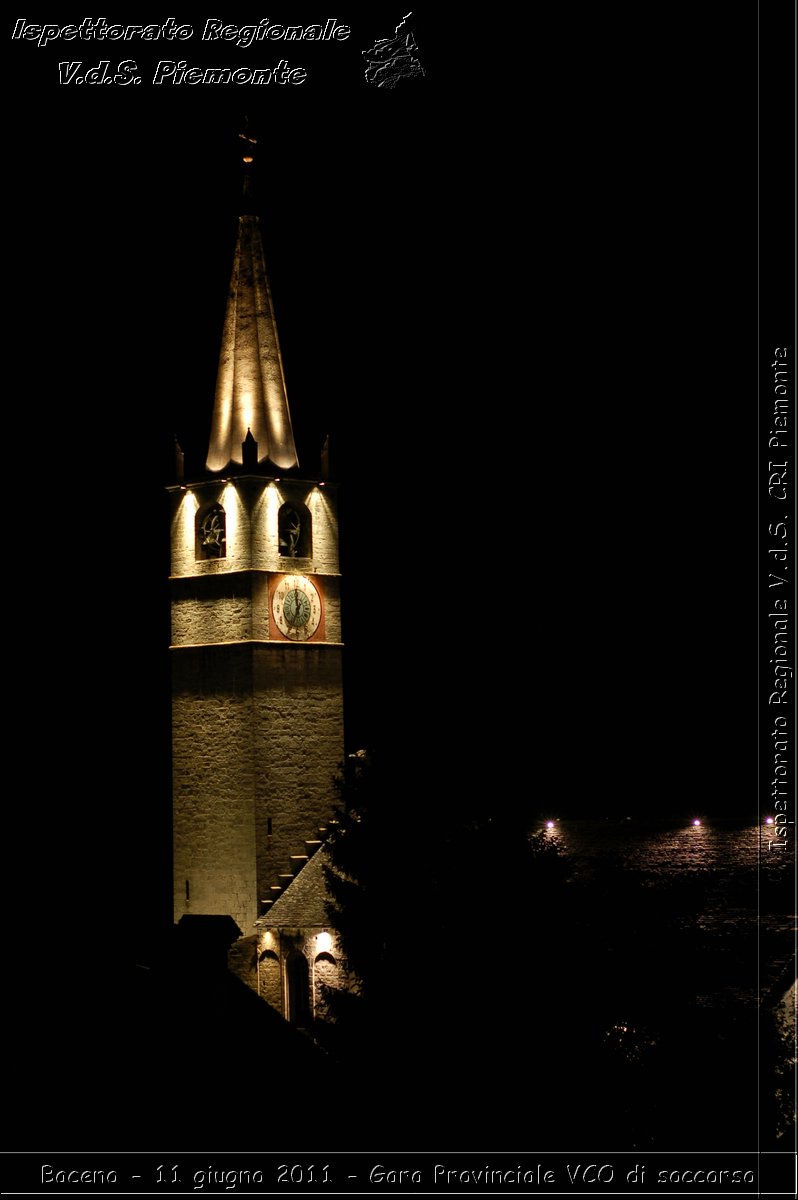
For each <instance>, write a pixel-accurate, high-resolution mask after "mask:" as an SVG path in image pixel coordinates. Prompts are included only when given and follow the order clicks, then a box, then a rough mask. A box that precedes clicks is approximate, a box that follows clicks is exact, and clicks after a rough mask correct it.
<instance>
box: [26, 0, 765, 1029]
mask: <svg viewBox="0 0 798 1200" xmlns="http://www.w3.org/2000/svg"><path fill="white" fill-rule="evenodd" d="M384 11H385V12H386V13H387V15H385V16H383V15H382V10H380V11H376V10H372V11H371V13H370V16H369V18H368V20H364V19H363V18H361V17H360V16H358V15H357V14H348V13H347V12H345V11H343V10H337V9H336V10H335V12H334V13H333V10H330V11H329V13H328V12H326V11H325V12H324V13H323V14H321V13H316V12H315V11H311V10H307V11H305V10H304V9H303V10H302V11H301V14H300V15H298V16H297V15H296V13H295V12H292V15H291V20H292V21H301V22H302V23H305V24H309V23H311V22H312V21H314V20H315V19H318V18H320V19H324V18H325V17H327V16H329V15H335V16H336V17H337V18H338V20H339V21H342V22H348V23H350V24H351V25H352V27H353V34H352V37H351V39H350V41H349V42H346V43H333V44H328V45H323V46H308V45H306V44H304V43H303V44H299V45H298V48H297V49H293V48H290V53H287V51H286V49H285V48H284V44H282V43H276V44H271V45H266V46H264V47H263V48H257V47H253V48H251V49H249V50H245V51H242V50H239V51H234V50H233V49H232V48H230V49H219V48H218V47H213V48H209V47H207V46H202V45H201V43H199V42H198V40H197V38H198V34H197V36H196V37H195V39H193V42H192V43H191V44H189V46H188V48H186V47H181V48H180V50H179V52H178V51H177V50H176V49H172V48H170V47H171V44H167V43H164V44H163V45H158V46H156V49H155V51H152V50H147V51H146V53H140V52H139V51H140V48H137V49H135V50H131V51H129V52H127V51H125V52H124V53H120V54H116V53H114V50H113V47H112V46H109V48H108V49H107V50H106V49H105V48H104V47H102V46H100V45H92V44H91V43H87V44H86V46H81V49H82V50H85V49H86V48H87V47H88V49H90V50H92V53H91V54H88V53H84V55H83V57H84V58H85V60H86V61H87V62H89V61H91V62H95V61H99V60H100V59H101V58H105V57H109V58H110V59H111V60H112V62H113V61H115V60H116V59H117V58H122V57H126V56H127V54H128V53H130V55H131V56H133V57H138V59H139V60H140V63H141V64H142V66H143V67H145V69H144V70H143V72H142V73H143V75H144V80H145V81H144V83H143V84H142V85H141V86H140V87H128V88H124V89H117V88H115V87H95V88H91V87H84V88H82V89H78V88H72V87H59V85H58V82H57V67H56V63H57V62H58V61H59V60H61V59H73V58H77V57H79V56H80V55H79V54H78V52H77V51H76V50H75V49H74V47H75V45H76V44H75V43H70V44H69V45H68V46H63V45H62V46H56V47H55V48H53V47H50V48H49V49H47V50H41V49H39V48H38V47H36V46H35V45H31V44H22V43H19V42H14V43H11V42H10V41H9V44H8V47H7V52H6V58H7V70H8V72H9V73H10V75H11V76H12V82H13V85H14V93H13V94H14V97H15V100H14V113H13V114H12V116H11V118H10V120H9V121H7V142H6V167H7V180H8V182H7V199H8V201H9V204H10V212H9V215H8V216H7V231H8V245H7V250H8V251H9V252H10V259H11V261H10V263H9V265H8V270H7V274H6V285H7V289H8V291H7V305H6V311H7V313H8V314H9V315H10V318H11V328H10V329H9V330H8V338H7V347H8V356H7V367H8V386H7V389H6V401H5V412H6V416H7V419H8V430H7V432H8V437H7V440H6V442H5V455H6V467H7V473H6V480H7V491H6V515H7V521H8V524H7V529H8V537H7V543H6V564H7V574H6V581H7V582H6V597H7V603H8V610H7V611H8V616H7V621H8V625H7V631H8V633H7V636H8V656H9V657H8V661H9V667H10V678H9V683H10V684H11V686H10V688H9V693H10V709H11V713H12V716H11V718H10V720H11V730H12V731H13V733H12V737H11V743H12V749H13V746H14V744H16V746H17V747H18V751H19V765H18V767H17V768H16V771H15V773H14V774H13V775H10V786H9V788H8V793H7V805H8V811H9V815H10V817H11V820H12V825H13V827H14V829H15V830H18V832H15V834H14V836H13V837H10V838H9V839H8V841H7V843H6V854H7V855H8V857H9V860H10V862H9V867H10V868H11V867H12V866H13V867H14V868H15V869H14V870H11V869H9V872H8V874H9V879H10V880H13V882H12V885H11V888H10V893H9V900H8V901H7V911H8V915H9V918H10V934H9V937H10V939H11V941H12V943H13V947H14V949H13V951H12V957H13V958H14V960H15V961H19V962H20V963H21V962H22V961H23V960H24V961H25V962H26V963H27V966H25V967H24V968H21V969H20V978H19V981H18V982H19V987H20V988H21V989H22V990H23V993H24V995H25V996H26V997H27V996H28V994H29V993H30V994H31V995H32V996H33V997H34V998H35V1002H36V1006H35V1011H36V1013H37V1014H39V1012H40V1010H41V1009H43V1010H44V1013H45V1015H44V1016H39V1015H37V1017H36V1020H37V1021H47V1020H52V1014H53V1011H54V1008H53V1006H55V1011H56V1012H57V1009H58V1000H57V995H58V989H59V983H58V981H59V979H61V980H63V979H64V978H68V980H69V983H68V986H69V988H71V989H73V990H74V991H76V994H78V995H79V994H80V990H81V988H82V987H83V986H85V981H87V980H90V981H95V980H96V979H97V978H99V976H100V975H101V974H102V971H103V969H104V967H105V965H106V964H107V963H110V962H111V961H112V960H113V959H114V957H115V956H116V955H118V954H119V953H122V954H123V955H128V956H131V957H133V958H134V959H135V957H136V956H142V955H143V956H146V953H147V947H148V945H149V943H150V941H151V939H152V938H153V937H154V936H155V934H156V932H157V930H158V929H160V928H161V927H162V926H163V925H164V924H168V922H169V919H170V913H169V908H170V901H169V897H170V883H169V874H168V873H169V859H170V847H169V830H170V826H169V807H170V794H169V788H170V781H169V683H168V661H167V659H168V656H167V651H166V647H167V645H168V592H167V587H166V575H167V572H168V547H167V510H166V501H165V494H164V490H163V489H164V486H165V485H166V484H167V483H169V482H170V481H171V476H170V470H171V446H172V439H173V436H174V435H177V436H178V437H179V439H180V441H181V444H182V445H183V447H184V449H185V450H186V452H187V455H188V473H189V474H191V473H192V472H195V473H196V472H199V471H200V470H201V469H202V462H203V457H204V452H205V448H206V445H207V437H208V433H209V427H210V414H211V407H212V397H213V388H214V382H215V370H216V361H217V354H218V343H219V335H220V331H221V324H222V318H223V312H224V302H225V295H226V288H227V282H228V278H229V271H230V265H231V261H232V250H233V243H234V238H235V219H236V215H237V199H238V194H239V188H240V168H239V150H240V147H239V143H238V141H237V137H236V135H237V133H238V132H239V130H240V128H241V121H242V119H243V115H244V114H247V115H248V117H249V121H250V125H251V127H252V129H253V130H254V131H255V132H256V133H257V136H258V138H259V146H258V178H259V183H258V188H259V197H260V210H261V214H262V220H263V228H264V241H265V246H266V254H267V265H268V270H269V275H270V279H271V284H272V291H273V294H274V298H275V305H276V311H277V319H278V324H279V330H280V338H281V343H282V349H283V357H284V363H285V369H286V377H287V383H288V393H289V399H290V403H291V407H292V414H293V417H294V422H295V426H296V428H297V434H298V441H299V450H300V461H301V466H302V467H303V470H304V469H306V470H307V473H308V474H309V475H310V476H311V477H313V475H314V473H315V471H316V470H317V469H318V468H317V466H316V460H317V458H318V450H319V447H320V444H321V441H322V438H323V436H324V435H325V434H326V433H327V432H330V433H331V434H332V435H333V438H334V445H335V447H336V450H337V453H338V462H339V466H340V475H341V479H342V484H343V488H342V556H343V568H344V572H345V589H346V590H345V622H346V624H345V638H346V641H347V644H348V650H347V668H346V669H347V740H348V743H349V748H350V749H354V748H356V747H358V746H359V745H362V744H369V743H373V742H375V741H390V742H392V743H393V745H394V746H398V747H402V746H403V745H404V746H407V745H412V746H413V747H414V749H415V750H417V749H418V748H419V747H423V748H424V753H425V754H428V755H429V758H430V761H434V762H435V764H436V771H435V774H436V777H438V778H440V777H441V776H443V777H445V778H447V780H448V785H449V786H452V787H458V786H466V783H465V781H466V780H468V786H470V787H479V788H481V789H482V790H483V793H484V796H485V802H486V804H487V803H490V798H491V795H493V794H494V793H495V790H496V789H497V788H507V787H512V788H517V789H519V790H520V791H522V792H525V793H527V794H528V796H529V803H530V808H531V809H534V808H538V807H543V806H551V804H552V802H556V805H557V807H558V808H559V810H560V811H562V812H563V813H566V812H568V811H588V812H603V811H605V810H606V809H607V808H612V809H613V810H614V811H618V810H619V809H627V810H629V811H632V812H636V811H640V810H642V809H645V810H647V811H652V810H653V811H660V812H667V813H670V812H674V811H676V812H680V813H681V812H692V811H697V812H705V811H710V812H714V813H719V814H734V815H738V814H745V815H749V814H750V815H751V817H752V819H756V818H757V816H758V810H757V802H756V799H755V782H756V781H755V758H754V747H755V727H754V702H753V689H754V640H755V631H754V623H753V622H754V595H755V583H754V558H755V550H754V545H755V543H754V516H755V503H756V494H755V449H754V447H755V409H754V387H755V370H756V358H755V350H756V344H755V274H754V272H755V251H756V224H755V199H756V194H755V172H756V140H755V137H756V130H755V111H756V110H755V103H756V76H755V71H756V16H755V12H754V11H753V9H752V8H750V7H749V8H744V9H742V10H741V11H740V13H739V14H735V16H734V18H732V17H731V16H730V15H729V14H728V11H727V10H726V9H725V8H723V7H722V6H714V5H710V6H703V7H702V10H701V13H700V14H697V13H696V12H695V10H694V9H693V8H687V7H685V8H684V9H683V10H682V11H680V12H674V11H673V10H668V12H667V13H666V12H665V11H664V10H658V11H657V12H655V13H651V14H649V15H648V16H647V17H646V18H645V20H643V19H642V18H641V15H640V12H639V9H637V8H632V7H631V6H630V7H626V8H616V9H613V10H610V11H609V12H608V11H607V10H606V9H596V8H594V7H593V6H583V7H582V8H580V9H579V10H578V11H577V12H574V13H571V12H569V13H567V14H566V13H563V14H562V15H561V16H559V17H553V16H552V15H551V14H548V13H547V14H545V15H544V14H543V13H541V14H538V13H537V11H535V12H534V13H533V14H532V15H531V16H528V17H525V18H520V17H519V16H518V15H517V12H516V10H515V9H513V8H511V7H509V6H508V7H506V8H501V7H499V8H495V7H494V8H491V9H490V11H489V12H484V13H483V12H479V13H476V14H474V15H473V16H469V17H467V16H464V15H463V14H462V12H461V11H460V10H459V9H458V10H453V11H452V13H451V14H447V13H442V12H440V10H436V12H435V14H434V15H433V14H431V13H429V12H426V11H421V10H419V11H417V12H416V15H415V21H414V27H415V30H416V36H417V40H418V45H419V55H420V58H421V61H422V63H423V65H424V67H425V70H426V78H425V79H423V80H415V81H411V82H408V83H406V84H404V85H400V86H399V87H397V88H396V89H395V90H393V91H386V90H385V89H378V88H373V87H369V86H368V85H367V84H366V83H365V81H364V80H363V77H362V63H361V61H360V54H359V52H360V50H362V49H364V48H367V47H368V46H369V45H371V43H372V42H373V40H374V38H375V37H378V36H386V35H388V34H390V33H391V31H392V29H393V26H394V25H395V24H396V23H397V22H398V21H399V19H400V18H401V16H402V15H403V13H402V12H400V11H399V10H398V9H397V10H395V11H394V10H390V9H385V10H384ZM82 15H83V14H75V17H74V19H75V20H78V19H81V18H82ZM220 15H223V16H224V17H225V19H226V20H229V21H231V22H233V23H236V18H235V16H234V15H233V14H232V12H231V13H229V14H228V13H224V14H220ZM268 15H269V17H270V19H271V20H274V21H276V20H278V19H279V18H280V14H278V13H277V11H276V10H275V11H273V12H270V13H269V14H268ZM133 18H134V19H136V20H140V19H142V17H141V16H140V15H139V14H133ZM29 19H33V18H29ZM115 19H116V18H114V16H113V14H109V15H108V20H109V21H112V20H115ZM177 19H180V18H179V17H178V18H177ZM258 19H259V18H258ZM191 23H192V24H193V25H194V27H195V28H196V29H197V30H198V31H199V29H200V27H201V26H202V23H203V18H199V17H195V18H194V19H193V21H192V22H191ZM9 35H10V23H9ZM275 45H276V47H277V49H274V46H275ZM295 45H296V44H295ZM281 56H284V57H287V58H288V59H289V61H290V62H291V64H292V65H293V63H294V62H296V64H297V65H306V66H307V67H308V69H309V72H310V74H309V79H308V82H307V83H306V84H304V85H302V86H301V87H292V88H280V89H278V88H275V87H274V86H270V87H268V88H262V89H255V88H251V89H249V88H226V89H223V88H211V87H202V86H200V87H182V88H179V87H168V86H165V87H162V88H153V87H152V86H151V85H150V83H149V75H150V71H149V69H148V68H149V65H150V64H151V61H152V62H154V61H157V59H158V58H161V57H163V58H178V57H179V58H186V59H187V60H188V61H189V63H190V64H194V63H197V64H205V63H208V64H211V63H212V64H213V65H228V64H229V65H234V66H236V65H246V66H255V65H272V64H273V63H274V62H276V61H278V59H279V58H280V57H281ZM12 680H13V683H11V681H12ZM464 745H467V746H468V753H467V755H465V754H464V753H463V749H462V747H463V746H464ZM12 780H13V782H11V781H12ZM420 795H421V797H422V802H431V800H432V799H433V797H430V796H427V795H425V793H424V790H423V781H422V784H421V789H420ZM20 817H21V818H22V820H21V821H20V820H19V818H20ZM23 946H25V947H27V951H26V952H25V954H24V955H23V954H22V953H21V952H20V951H21V948H22V947H23ZM45 978H46V979H47V980H48V981H49V983H48V988H47V990H46V1000H45V1002H44V1003H43V1001H42V996H43V992H42V981H43V979H45ZM16 986H17V983H16V981H15V988H16ZM29 1011H30V1010H29ZM56 1020H57V1017H56ZM32 1036H33V1035H32ZM34 1040H35V1039H34Z"/></svg>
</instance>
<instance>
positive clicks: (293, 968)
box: [285, 950, 310, 1026]
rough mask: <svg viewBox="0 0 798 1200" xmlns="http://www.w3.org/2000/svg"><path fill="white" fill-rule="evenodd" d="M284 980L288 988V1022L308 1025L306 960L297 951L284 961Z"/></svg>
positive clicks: (308, 986)
mask: <svg viewBox="0 0 798 1200" xmlns="http://www.w3.org/2000/svg"><path fill="white" fill-rule="evenodd" d="M285 979H286V984H287V987H288V1020H289V1021H290V1022H291V1024H292V1025H299V1026H303V1025H309V1024H310V980H309V976H308V960H307V959H306V958H305V956H304V954H302V953H301V952H300V951H299V950H292V951H291V953H290V954H289V955H288V958H287V959H286V960H285Z"/></svg>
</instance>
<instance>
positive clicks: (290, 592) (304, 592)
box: [272, 575, 321, 642]
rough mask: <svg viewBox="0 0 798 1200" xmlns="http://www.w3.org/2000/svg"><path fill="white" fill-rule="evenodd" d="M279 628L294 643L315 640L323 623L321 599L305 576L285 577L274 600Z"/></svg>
mask: <svg viewBox="0 0 798 1200" xmlns="http://www.w3.org/2000/svg"><path fill="white" fill-rule="evenodd" d="M272 615H273V616H274V620H275V623H276V625H277V628H278V629H279V630H280V632H281V633H282V634H284V635H285V637H287V638H290V639H291V640H292V641H294V642H306V641H307V640H308V638H312V637H313V634H314V633H315V632H316V630H317V629H318V627H319V622H320V621H321V596H320V595H319V593H318V590H317V588H316V586H315V584H313V583H311V581H310V580H309V579H306V578H305V576H304V575H285V576H283V578H282V579H281V581H280V583H279V584H278V586H277V587H276V589H275V592H274V596H273V597H272Z"/></svg>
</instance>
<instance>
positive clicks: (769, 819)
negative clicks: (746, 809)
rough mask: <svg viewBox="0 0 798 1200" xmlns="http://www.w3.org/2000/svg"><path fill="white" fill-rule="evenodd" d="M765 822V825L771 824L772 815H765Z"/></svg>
mask: <svg viewBox="0 0 798 1200" xmlns="http://www.w3.org/2000/svg"><path fill="white" fill-rule="evenodd" d="M765 824H766V825H772V824H773V818H772V817H765Z"/></svg>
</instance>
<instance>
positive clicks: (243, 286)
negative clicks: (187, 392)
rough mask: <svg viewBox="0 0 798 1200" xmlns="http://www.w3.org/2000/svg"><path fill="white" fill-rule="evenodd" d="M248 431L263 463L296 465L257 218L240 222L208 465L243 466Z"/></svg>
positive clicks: (214, 467)
mask: <svg viewBox="0 0 798 1200" xmlns="http://www.w3.org/2000/svg"><path fill="white" fill-rule="evenodd" d="M247 432H250V433H251V434H252V437H253V438H254V439H255V441H256V442H257V444H258V461H259V462H263V461H264V460H265V459H267V458H268V459H270V460H271V462H273V463H274V465H275V466H276V467H280V468H282V469H286V468H288V467H294V466H296V465H297V456H296V446H295V445H294V435H293V432H292V429H291V416H290V413H289V411H288V397H287V395H286V390H285V379H284V378H283V364H282V359H281V356H280V344H279V341H278V338H277V326H276V324H275V320H274V309H273V306H272V298H271V292H270V290H269V281H268V279H267V278H266V267H265V264H264V258H263V245H262V242H261V236H260V226H259V224H258V221H257V218H256V217H252V216H243V217H241V218H240V221H239V232H238V243H237V245H236V252H235V259H234V262H233V275H232V279H231V282H230V297H229V300H228V302H227V312H226V314H225V321H224V329H223V332H222V349H221V354H220V357H219V371H218V375H217V378H216V399H215V403H214V410H213V425H212V428H211V441H210V447H209V450H208V461H207V466H208V470H210V471H223V470H224V468H225V467H226V466H227V464H228V463H229V462H236V463H241V462H243V453H242V449H241V446H242V443H243V442H244V441H245V440H246V437H247Z"/></svg>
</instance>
